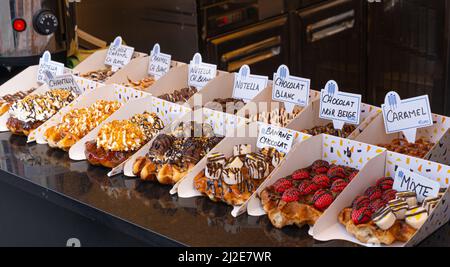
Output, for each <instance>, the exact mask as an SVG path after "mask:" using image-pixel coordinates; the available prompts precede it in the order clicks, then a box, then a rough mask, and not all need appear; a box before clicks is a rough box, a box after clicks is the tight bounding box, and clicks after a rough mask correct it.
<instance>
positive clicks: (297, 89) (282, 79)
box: [272, 65, 311, 112]
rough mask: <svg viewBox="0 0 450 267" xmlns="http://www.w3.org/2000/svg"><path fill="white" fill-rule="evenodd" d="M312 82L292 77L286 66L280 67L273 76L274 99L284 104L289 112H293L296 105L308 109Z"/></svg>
mask: <svg viewBox="0 0 450 267" xmlns="http://www.w3.org/2000/svg"><path fill="white" fill-rule="evenodd" d="M310 84H311V80H309V79H304V78H300V77H295V76H291V75H290V74H289V68H288V67H287V66H285V65H281V66H280V67H278V70H277V72H276V73H274V74H273V89H272V99H273V100H275V101H281V102H284V105H285V108H286V110H287V112H292V111H293V110H294V107H295V105H299V106H301V107H306V106H307V105H308V102H309V89H310Z"/></svg>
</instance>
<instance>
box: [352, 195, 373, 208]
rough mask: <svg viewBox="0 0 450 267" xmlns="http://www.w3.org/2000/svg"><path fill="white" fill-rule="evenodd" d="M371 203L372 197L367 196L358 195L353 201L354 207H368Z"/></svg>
mask: <svg viewBox="0 0 450 267" xmlns="http://www.w3.org/2000/svg"><path fill="white" fill-rule="evenodd" d="M369 204H370V199H369V198H368V197H367V196H357V197H356V198H355V199H354V200H353V202H352V207H353V208H354V209H355V208H356V209H359V208H361V207H367V206H369Z"/></svg>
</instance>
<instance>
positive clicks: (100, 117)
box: [44, 100, 122, 151]
mask: <svg viewBox="0 0 450 267" xmlns="http://www.w3.org/2000/svg"><path fill="white" fill-rule="evenodd" d="M121 106H122V104H121V103H119V102H118V101H106V100H97V101H96V102H95V103H94V104H92V105H91V106H89V107H87V108H78V109H73V110H71V111H69V112H68V113H67V114H66V115H64V117H63V118H62V122H61V123H59V124H57V125H55V126H52V127H49V128H48V129H47V130H46V131H45V133H44V136H45V138H46V140H47V142H48V144H49V145H50V147H57V148H60V149H62V150H66V151H67V150H68V149H70V147H71V146H73V145H74V144H75V143H76V142H77V141H78V140H80V139H81V138H83V137H84V136H85V135H86V134H88V133H89V132H90V131H92V130H93V129H94V128H95V127H97V126H98V125H99V124H100V123H102V122H103V121H104V120H106V119H107V118H108V117H109V116H111V114H113V113H114V112H115V111H116V110H118V109H119V108H120V107H121Z"/></svg>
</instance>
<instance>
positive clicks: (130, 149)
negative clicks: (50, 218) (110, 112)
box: [85, 112, 164, 168]
mask: <svg viewBox="0 0 450 267" xmlns="http://www.w3.org/2000/svg"><path fill="white" fill-rule="evenodd" d="M163 128H164V123H163V122H162V120H161V119H160V118H159V117H158V116H157V115H156V114H155V113H149V112H144V113H143V114H137V115H134V116H133V117H132V118H131V119H129V120H114V121H112V122H109V123H106V124H104V125H103V126H102V127H101V128H100V131H99V132H98V134H97V139H96V140H92V141H89V142H86V150H85V154H86V158H87V160H88V161H89V163H91V164H92V165H101V166H104V167H107V168H114V167H116V166H117V165H119V164H120V163H122V162H124V161H125V160H126V159H128V158H129V157H130V156H131V155H132V154H133V153H135V152H136V151H137V150H139V149H140V148H141V147H142V146H143V145H145V144H146V143H147V142H148V141H150V140H151V139H152V138H153V137H154V136H155V135H156V134H157V133H158V132H159V131H160V130H162V129H163Z"/></svg>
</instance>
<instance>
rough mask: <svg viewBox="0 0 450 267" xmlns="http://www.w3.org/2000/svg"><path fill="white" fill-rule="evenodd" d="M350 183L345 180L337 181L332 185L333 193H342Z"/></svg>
mask: <svg viewBox="0 0 450 267" xmlns="http://www.w3.org/2000/svg"><path fill="white" fill-rule="evenodd" d="M347 185H348V183H347V182H346V181H345V180H344V179H337V180H335V181H334V182H333V183H332V184H331V191H332V192H334V193H340V192H342V191H343V190H344V189H345V187H346V186H347Z"/></svg>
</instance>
